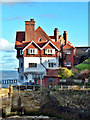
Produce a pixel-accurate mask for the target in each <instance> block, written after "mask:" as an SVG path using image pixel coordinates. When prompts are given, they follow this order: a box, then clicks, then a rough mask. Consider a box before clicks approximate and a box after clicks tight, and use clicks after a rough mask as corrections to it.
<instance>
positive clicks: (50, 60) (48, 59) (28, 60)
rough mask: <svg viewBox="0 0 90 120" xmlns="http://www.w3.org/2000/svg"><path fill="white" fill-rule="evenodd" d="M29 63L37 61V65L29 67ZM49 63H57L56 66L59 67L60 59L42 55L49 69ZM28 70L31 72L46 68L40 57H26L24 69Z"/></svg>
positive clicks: (41, 70)
mask: <svg viewBox="0 0 90 120" xmlns="http://www.w3.org/2000/svg"><path fill="white" fill-rule="evenodd" d="M29 63H37V67H34V68H33V67H31V68H29ZM48 63H56V66H55V67H54V68H57V67H58V59H57V58H56V57H42V64H43V65H44V66H45V67H46V68H48V69H49V67H48ZM50 69H51V68H50ZM27 70H29V71H31V72H34V71H37V72H43V71H45V68H44V67H43V66H42V65H41V64H40V57H24V71H27Z"/></svg>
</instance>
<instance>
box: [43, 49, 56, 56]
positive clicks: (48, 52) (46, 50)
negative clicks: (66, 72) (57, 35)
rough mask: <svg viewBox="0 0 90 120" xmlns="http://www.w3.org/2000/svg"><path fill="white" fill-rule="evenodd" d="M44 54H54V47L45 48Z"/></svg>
mask: <svg viewBox="0 0 90 120" xmlns="http://www.w3.org/2000/svg"><path fill="white" fill-rule="evenodd" d="M45 54H47V55H51V54H55V49H45Z"/></svg>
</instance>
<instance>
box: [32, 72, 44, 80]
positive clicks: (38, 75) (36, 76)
mask: <svg viewBox="0 0 90 120" xmlns="http://www.w3.org/2000/svg"><path fill="white" fill-rule="evenodd" d="M33 78H34V79H40V78H43V74H42V73H41V74H38V73H35V74H33Z"/></svg>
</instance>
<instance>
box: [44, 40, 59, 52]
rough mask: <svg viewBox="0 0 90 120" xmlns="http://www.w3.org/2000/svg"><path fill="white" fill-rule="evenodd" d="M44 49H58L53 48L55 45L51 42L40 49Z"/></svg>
mask: <svg viewBox="0 0 90 120" xmlns="http://www.w3.org/2000/svg"><path fill="white" fill-rule="evenodd" d="M44 48H51V49H53V48H55V49H56V50H58V51H59V49H58V48H57V47H56V46H55V44H53V43H52V42H51V41H49V42H47V43H46V44H45V45H44V46H43V47H42V49H44Z"/></svg>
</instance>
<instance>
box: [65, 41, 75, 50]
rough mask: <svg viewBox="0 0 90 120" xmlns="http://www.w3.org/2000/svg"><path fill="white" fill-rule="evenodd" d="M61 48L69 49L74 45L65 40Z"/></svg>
mask: <svg viewBox="0 0 90 120" xmlns="http://www.w3.org/2000/svg"><path fill="white" fill-rule="evenodd" d="M63 48H64V49H70V48H73V49H75V47H74V46H73V45H72V44H71V43H70V42H69V41H67V44H66V45H65V46H64V47H63Z"/></svg>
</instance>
